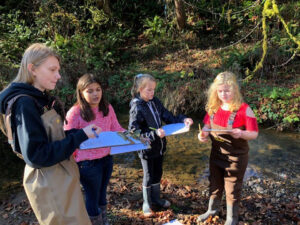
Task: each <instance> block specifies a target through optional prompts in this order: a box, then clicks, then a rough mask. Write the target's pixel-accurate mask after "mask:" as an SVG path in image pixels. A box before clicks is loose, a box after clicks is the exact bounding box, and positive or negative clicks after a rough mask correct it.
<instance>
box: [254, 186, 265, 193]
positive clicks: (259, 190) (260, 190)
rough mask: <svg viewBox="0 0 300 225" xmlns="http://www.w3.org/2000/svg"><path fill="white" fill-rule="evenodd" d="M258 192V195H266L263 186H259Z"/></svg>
mask: <svg viewBox="0 0 300 225" xmlns="http://www.w3.org/2000/svg"><path fill="white" fill-rule="evenodd" d="M256 191H257V192H258V193H260V194H263V193H264V189H263V188H262V187H261V186H258V187H257V188H256Z"/></svg>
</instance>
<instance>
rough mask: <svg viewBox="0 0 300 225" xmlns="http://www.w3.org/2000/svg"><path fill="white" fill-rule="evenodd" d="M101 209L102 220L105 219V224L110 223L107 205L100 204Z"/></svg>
mask: <svg viewBox="0 0 300 225" xmlns="http://www.w3.org/2000/svg"><path fill="white" fill-rule="evenodd" d="M100 209H101V212H102V221H103V225H110V224H109V222H108V219H107V207H106V205H100Z"/></svg>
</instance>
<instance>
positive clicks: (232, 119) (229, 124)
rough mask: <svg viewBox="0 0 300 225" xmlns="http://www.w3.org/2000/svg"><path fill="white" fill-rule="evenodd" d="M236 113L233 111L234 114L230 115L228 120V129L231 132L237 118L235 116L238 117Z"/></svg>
mask: <svg viewBox="0 0 300 225" xmlns="http://www.w3.org/2000/svg"><path fill="white" fill-rule="evenodd" d="M236 113H237V111H233V112H232V113H231V114H230V116H229V118H228V123H227V128H228V129H229V130H231V129H232V125H233V122H234V118H235V116H236Z"/></svg>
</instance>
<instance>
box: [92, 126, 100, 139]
mask: <svg viewBox="0 0 300 225" xmlns="http://www.w3.org/2000/svg"><path fill="white" fill-rule="evenodd" d="M92 131H93V133H94V135H95V137H96V138H97V137H99V135H98V134H97V133H96V129H95V128H94V127H93V128H92Z"/></svg>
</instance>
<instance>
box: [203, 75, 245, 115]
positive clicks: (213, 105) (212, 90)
mask: <svg viewBox="0 0 300 225" xmlns="http://www.w3.org/2000/svg"><path fill="white" fill-rule="evenodd" d="M224 84H226V85H229V86H230V88H231V90H232V92H233V99H232V101H231V103H230V107H229V110H230V111H231V112H233V111H236V110H238V109H239V108H240V106H241V104H242V103H243V98H242V95H241V92H240V88H239V85H238V83H237V80H236V76H235V75H234V74H233V73H232V72H228V71H225V72H222V73H219V74H218V75H217V77H216V78H215V79H214V82H213V83H212V84H211V85H210V87H209V89H208V91H207V99H208V100H207V103H206V106H205V110H206V112H207V113H208V115H212V114H214V113H216V112H217V111H218V109H219V108H220V106H221V105H222V102H221V100H220V99H219V97H218V92H217V88H218V86H219V85H224Z"/></svg>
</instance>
